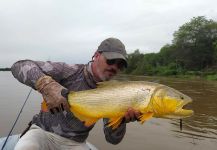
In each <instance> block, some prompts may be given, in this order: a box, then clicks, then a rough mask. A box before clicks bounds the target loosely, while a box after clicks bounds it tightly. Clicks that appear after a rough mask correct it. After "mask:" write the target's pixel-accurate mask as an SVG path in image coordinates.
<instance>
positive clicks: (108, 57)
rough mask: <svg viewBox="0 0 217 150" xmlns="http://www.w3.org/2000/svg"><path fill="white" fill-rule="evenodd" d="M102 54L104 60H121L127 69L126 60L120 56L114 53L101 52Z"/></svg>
mask: <svg viewBox="0 0 217 150" xmlns="http://www.w3.org/2000/svg"><path fill="white" fill-rule="evenodd" d="M102 54H103V56H105V58H106V59H123V60H124V62H125V67H127V58H126V57H124V56H123V55H122V54H120V53H116V52H103V53H102Z"/></svg>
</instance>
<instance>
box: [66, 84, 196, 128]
mask: <svg viewBox="0 0 217 150" xmlns="http://www.w3.org/2000/svg"><path fill="white" fill-rule="evenodd" d="M191 101H192V99H191V98H190V97H188V96H187V95H185V94H183V93H181V92H179V91H177V90H175V89H173V88H170V87H167V86H165V85H162V84H157V83H152V82H145V81H122V82H118V81H109V82H103V83H99V85H98V86H97V88H96V89H91V90H86V91H79V92H70V94H69V95H68V102H69V104H70V106H71V111H72V113H74V115H75V116H76V117H77V118H78V119H80V120H81V121H83V122H85V125H87V126H89V125H92V124H94V123H95V122H96V121H97V120H99V119H101V118H109V119H110V124H109V125H110V126H112V127H113V128H116V127H117V126H118V125H119V124H120V122H121V120H122V118H123V117H124V115H125V113H126V111H127V110H128V108H133V109H135V110H138V111H140V112H141V114H142V115H141V116H140V121H141V122H144V121H146V120H148V119H150V118H151V117H160V118H173V117H174V118H177V117H180V118H184V117H188V116H191V115H192V114H193V111H191V110H184V109H180V107H181V106H184V105H186V104H187V103H189V102H191Z"/></svg>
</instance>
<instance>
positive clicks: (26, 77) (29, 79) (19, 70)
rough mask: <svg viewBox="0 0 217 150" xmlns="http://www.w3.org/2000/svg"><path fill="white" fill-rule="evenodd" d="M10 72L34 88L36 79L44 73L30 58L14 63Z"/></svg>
mask: <svg viewBox="0 0 217 150" xmlns="http://www.w3.org/2000/svg"><path fill="white" fill-rule="evenodd" d="M11 72H12V74H13V76H14V77H15V78H16V79H17V80H18V81H20V82H21V83H23V84H26V85H28V86H30V87H32V88H34V89H35V83H36V81H37V80H38V79H39V78H40V77H42V76H44V75H45V74H44V73H43V72H42V70H41V69H40V68H39V67H38V66H37V64H36V63H35V62H34V61H32V60H21V61H18V62H16V63H14V64H13V65H12V67H11Z"/></svg>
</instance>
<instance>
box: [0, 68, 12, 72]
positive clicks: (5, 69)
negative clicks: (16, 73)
mask: <svg viewBox="0 0 217 150" xmlns="http://www.w3.org/2000/svg"><path fill="white" fill-rule="evenodd" d="M0 71H11V68H0Z"/></svg>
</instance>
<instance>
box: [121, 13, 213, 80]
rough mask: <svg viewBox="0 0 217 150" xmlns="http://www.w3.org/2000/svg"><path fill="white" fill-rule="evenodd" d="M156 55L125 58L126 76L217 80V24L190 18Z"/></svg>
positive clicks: (137, 55)
mask: <svg viewBox="0 0 217 150" xmlns="http://www.w3.org/2000/svg"><path fill="white" fill-rule="evenodd" d="M173 37H174V38H173V40H172V44H166V45H165V46H163V47H162V48H161V49H160V51H159V52H158V53H148V54H142V53H140V51H139V50H135V51H134V53H131V54H129V57H128V60H129V67H128V68H127V69H126V70H125V73H127V74H134V75H158V76H178V77H204V78H207V79H210V80H217V22H215V21H213V20H207V19H206V18H205V17H204V16H199V17H194V18H192V19H191V21H190V22H187V23H185V24H184V25H182V26H181V27H180V28H179V30H178V31H175V33H174V34H173Z"/></svg>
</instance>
